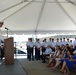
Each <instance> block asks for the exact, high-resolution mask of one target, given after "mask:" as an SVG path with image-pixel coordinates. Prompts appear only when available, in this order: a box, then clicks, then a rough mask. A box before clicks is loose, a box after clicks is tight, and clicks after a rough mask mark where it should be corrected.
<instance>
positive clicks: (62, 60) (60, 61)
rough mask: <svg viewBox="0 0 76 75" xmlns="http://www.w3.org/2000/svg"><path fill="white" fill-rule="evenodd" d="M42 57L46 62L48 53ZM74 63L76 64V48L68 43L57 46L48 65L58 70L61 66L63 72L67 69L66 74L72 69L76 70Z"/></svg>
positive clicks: (68, 74)
mask: <svg viewBox="0 0 76 75" xmlns="http://www.w3.org/2000/svg"><path fill="white" fill-rule="evenodd" d="M42 57H43V61H44V62H45V59H46V57H47V54H43V56H42ZM74 65H76V50H74V48H73V47H70V46H69V45H68V44H67V45H66V46H63V47H60V46H56V50H55V52H54V53H51V57H50V59H49V63H48V64H47V66H48V67H51V70H56V68H57V67H58V66H61V67H60V72H61V73H63V72H64V71H65V70H66V75H70V70H75V68H74Z"/></svg>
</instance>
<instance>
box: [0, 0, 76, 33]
mask: <svg viewBox="0 0 76 75" xmlns="http://www.w3.org/2000/svg"><path fill="white" fill-rule="evenodd" d="M0 21H3V22H4V25H3V27H2V28H1V30H2V32H4V31H6V30H5V27H7V28H8V29H9V31H10V33H11V32H13V33H16V34H21V33H24V34H25V33H55V32H56V33H62V32H64V33H69V32H74V33H75V32H76V0H0Z"/></svg>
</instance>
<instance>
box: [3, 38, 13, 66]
mask: <svg viewBox="0 0 76 75" xmlns="http://www.w3.org/2000/svg"><path fill="white" fill-rule="evenodd" d="M4 45H5V46H4V49H5V64H7V65H11V64H14V44H13V37H10V38H7V39H4Z"/></svg>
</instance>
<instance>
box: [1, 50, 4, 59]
mask: <svg viewBox="0 0 76 75" xmlns="http://www.w3.org/2000/svg"><path fill="white" fill-rule="evenodd" d="M3 57H4V50H3V49H1V60H2V59H3Z"/></svg>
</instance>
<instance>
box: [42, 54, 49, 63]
mask: <svg viewBox="0 0 76 75" xmlns="http://www.w3.org/2000/svg"><path fill="white" fill-rule="evenodd" d="M46 56H50V55H49V54H43V55H42V60H43V62H44V63H45V62H46V61H45V59H46Z"/></svg>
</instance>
